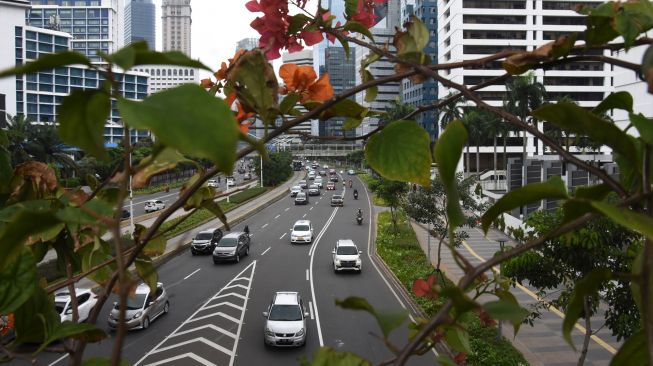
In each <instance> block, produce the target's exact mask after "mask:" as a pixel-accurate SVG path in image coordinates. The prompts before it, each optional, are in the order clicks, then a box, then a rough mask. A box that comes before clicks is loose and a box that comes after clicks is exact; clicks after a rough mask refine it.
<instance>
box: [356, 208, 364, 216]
mask: <svg viewBox="0 0 653 366" xmlns="http://www.w3.org/2000/svg"><path fill="white" fill-rule="evenodd" d="M356 217H363V210H361V209H360V208H359V209H358V212H357V213H356Z"/></svg>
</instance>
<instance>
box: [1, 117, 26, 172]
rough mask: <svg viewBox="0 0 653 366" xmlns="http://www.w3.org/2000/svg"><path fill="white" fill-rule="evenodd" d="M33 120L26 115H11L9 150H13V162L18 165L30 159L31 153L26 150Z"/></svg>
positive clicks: (8, 137) (8, 132)
mask: <svg viewBox="0 0 653 366" xmlns="http://www.w3.org/2000/svg"><path fill="white" fill-rule="evenodd" d="M32 122H33V121H32V120H31V119H29V118H26V117H25V115H23V114H19V115H16V116H13V117H10V118H9V120H8V125H7V130H6V132H7V139H8V140H9V146H8V147H9V151H10V152H11V164H12V166H16V165H18V164H21V163H24V162H26V161H28V160H30V157H29V154H28V153H27V152H26V151H25V143H26V141H27V133H28V130H29V128H30V126H31V124H32Z"/></svg>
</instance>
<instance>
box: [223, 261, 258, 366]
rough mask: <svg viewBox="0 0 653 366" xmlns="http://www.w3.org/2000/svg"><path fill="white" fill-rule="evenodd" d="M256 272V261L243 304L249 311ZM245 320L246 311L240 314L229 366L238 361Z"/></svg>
mask: <svg viewBox="0 0 653 366" xmlns="http://www.w3.org/2000/svg"><path fill="white" fill-rule="evenodd" d="M255 271H256V261H254V268H252V276H251V277H250V278H251V280H250V281H249V286H248V287H247V293H246V294H245V296H246V297H247V298H246V299H245V304H243V308H245V309H247V301H249V291H250V290H251V289H252V283H253V282H254V272H255ZM244 319H245V311H243V312H242V313H241V314H240V321H239V322H238V331H237V332H236V343H235V344H234V350H233V354H232V355H231V360H230V361H229V366H233V364H234V360H235V359H236V350H237V349H238V341H239V340H240V331H241V330H242V328H243V320H244Z"/></svg>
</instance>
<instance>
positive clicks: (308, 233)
mask: <svg viewBox="0 0 653 366" xmlns="http://www.w3.org/2000/svg"><path fill="white" fill-rule="evenodd" d="M312 241H313V224H311V221H310V220H298V221H297V222H295V225H293V228H292V231H291V232H290V244H295V243H311V242H312Z"/></svg>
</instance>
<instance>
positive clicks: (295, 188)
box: [292, 186, 302, 191]
mask: <svg viewBox="0 0 653 366" xmlns="http://www.w3.org/2000/svg"><path fill="white" fill-rule="evenodd" d="M300 189H302V188H301V187H300V186H294V187H292V190H293V191H299V190H300Z"/></svg>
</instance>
